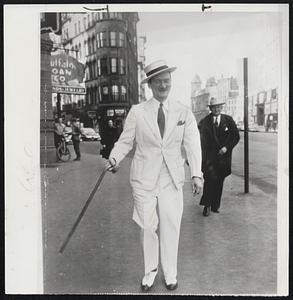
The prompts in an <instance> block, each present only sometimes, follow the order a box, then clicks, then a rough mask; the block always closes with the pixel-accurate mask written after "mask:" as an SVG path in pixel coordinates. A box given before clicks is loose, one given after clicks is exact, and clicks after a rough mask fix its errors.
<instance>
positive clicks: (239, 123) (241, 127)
mask: <svg viewBox="0 0 293 300" xmlns="http://www.w3.org/2000/svg"><path fill="white" fill-rule="evenodd" d="M236 126H237V128H238V130H240V131H243V130H244V124H243V122H242V121H239V122H237V124H236Z"/></svg>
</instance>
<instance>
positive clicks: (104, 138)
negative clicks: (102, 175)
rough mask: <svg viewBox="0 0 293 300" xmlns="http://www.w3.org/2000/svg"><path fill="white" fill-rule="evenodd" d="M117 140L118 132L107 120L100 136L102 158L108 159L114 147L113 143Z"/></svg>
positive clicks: (110, 121)
mask: <svg viewBox="0 0 293 300" xmlns="http://www.w3.org/2000/svg"><path fill="white" fill-rule="evenodd" d="M117 139H118V130H117V128H116V127H114V124H113V121H112V120H108V123H107V127H106V128H105V129H104V130H103V132H102V134H101V145H102V149H101V151H100V154H101V155H102V157H103V158H106V159H108V158H109V155H110V152H111V150H112V149H113V147H114V144H115V142H116V141H117Z"/></svg>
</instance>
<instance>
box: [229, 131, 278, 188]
mask: <svg viewBox="0 0 293 300" xmlns="http://www.w3.org/2000/svg"><path fill="white" fill-rule="evenodd" d="M248 138H249V141H248V143H249V182H250V183H251V184H254V185H257V186H258V188H260V189H261V190H262V191H264V192H265V193H276V192H277V166H278V164H277V153H278V142H277V140H278V135H277V134H276V133H265V132H249V134H248ZM232 173H233V174H234V175H237V176H240V177H244V134H243V132H240V142H239V143H238V145H237V146H236V147H235V149H234V151H233V164H232ZM243 189H244V186H243Z"/></svg>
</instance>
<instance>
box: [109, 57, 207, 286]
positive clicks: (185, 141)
mask: <svg viewBox="0 0 293 300" xmlns="http://www.w3.org/2000/svg"><path fill="white" fill-rule="evenodd" d="M175 69H176V67H168V66H167V63H166V62H165V61H162V60H160V61H156V62H154V63H151V64H150V65H148V66H147V67H146V68H145V70H144V71H145V73H146V78H145V79H144V80H143V81H142V83H147V84H148V87H149V88H150V89H151V90H152V94H153V97H152V98H150V99H149V100H148V101H146V102H142V103H140V104H137V105H133V106H132V108H131V110H130V111H129V114H128V116H127V118H126V121H125V125H124V129H123V131H122V134H121V136H120V138H119V140H118V141H117V143H116V144H115V146H114V148H113V150H112V152H111V154H110V158H109V160H108V163H107V164H106V167H111V169H110V170H111V171H112V172H116V171H117V170H118V166H119V163H120V162H121V161H122V159H123V158H124V157H125V156H126V155H127V153H128V152H129V151H130V150H131V149H132V148H133V146H134V145H135V154H134V157H133V160H132V165H131V169H130V183H131V186H132V191H133V198H134V211H133V220H134V221H135V222H136V223H137V224H138V225H139V226H140V228H141V243H142V248H143V257H144V277H143V279H142V282H141V288H142V290H143V291H148V290H150V289H151V287H152V286H153V283H154V280H155V277H156V275H157V272H158V264H159V246H160V257H161V265H162V269H163V273H164V277H165V286H166V288H167V289H168V290H174V289H176V288H177V286H178V283H177V256H178V243H179V233H180V224H181V217H182V212H183V192H182V187H183V184H184V179H185V174H184V162H185V159H184V157H183V156H182V153H181V145H183V146H184V148H185V150H186V153H187V158H188V161H189V167H190V170H191V182H192V188H193V193H194V195H195V194H197V193H199V192H200V191H201V189H202V186H203V184H202V178H201V176H202V173H201V146H200V135H199V131H198V128H197V124H196V120H195V118H194V116H193V114H192V112H191V110H190V109H189V108H188V107H186V106H184V105H183V104H181V103H180V102H178V101H176V100H177V99H176V100H175V99H171V98H170V97H169V92H170V89H171V72H173V71H174V70H175ZM123 176H124V174H123ZM157 207H158V214H157ZM158 224H159V230H160V238H158V235H157V233H156V231H157V227H158Z"/></svg>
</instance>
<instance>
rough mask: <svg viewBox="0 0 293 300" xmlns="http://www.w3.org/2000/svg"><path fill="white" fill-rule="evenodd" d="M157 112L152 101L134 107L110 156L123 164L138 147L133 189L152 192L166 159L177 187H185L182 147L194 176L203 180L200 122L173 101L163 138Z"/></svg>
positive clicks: (133, 169) (132, 175)
mask: <svg viewBox="0 0 293 300" xmlns="http://www.w3.org/2000/svg"><path fill="white" fill-rule="evenodd" d="M157 113H158V112H157V111H155V110H154V108H153V105H151V102H150V100H148V101H146V102H142V103H140V104H137V105H133V106H132V108H131V109H130V111H129V113H128V116H127V118H126V120H125V125H124V129H123V132H122V134H121V136H120V138H119V140H118V141H117V142H116V143H115V146H114V148H113V149H112V151H111V154H110V157H113V158H115V160H116V163H117V164H119V163H120V162H121V160H122V159H123V158H124V157H125V156H126V155H127V153H128V152H129V151H130V150H131V149H132V148H133V146H135V154H134V157H133V160H132V164H131V169H130V184H131V186H132V187H133V188H140V189H143V190H152V189H153V188H154V187H155V185H156V183H157V180H158V176H159V174H160V170H161V167H162V163H163V160H165V163H166V165H167V167H168V170H169V173H170V176H171V177H172V180H173V182H174V184H175V186H176V188H180V187H182V185H183V184H184V179H185V174H184V162H185V159H184V157H183V155H182V151H181V146H182V145H183V146H184V148H185V152H186V156H187V159H188V162H189V167H190V170H191V177H192V176H198V177H201V174H202V173H201V145H200V135H199V131H198V128H197V124H196V120H195V118H194V116H193V114H192V112H191V110H190V109H189V108H187V107H186V106H184V105H183V104H181V103H180V102H176V101H174V100H171V99H170V100H169V109H168V119H167V123H166V125H165V133H164V137H163V139H162V138H161V135H160V131H159V127H158V124H157Z"/></svg>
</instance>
